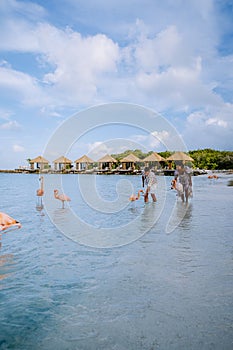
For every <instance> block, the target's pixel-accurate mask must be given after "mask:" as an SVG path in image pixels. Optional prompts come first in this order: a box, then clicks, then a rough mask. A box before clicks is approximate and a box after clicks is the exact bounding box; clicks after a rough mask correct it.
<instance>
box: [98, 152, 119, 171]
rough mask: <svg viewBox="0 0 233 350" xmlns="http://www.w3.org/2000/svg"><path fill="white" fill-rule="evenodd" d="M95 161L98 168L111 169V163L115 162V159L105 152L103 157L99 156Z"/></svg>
mask: <svg viewBox="0 0 233 350" xmlns="http://www.w3.org/2000/svg"><path fill="white" fill-rule="evenodd" d="M97 163H98V165H99V168H100V169H102V170H108V169H112V165H113V164H114V163H117V161H116V159H114V158H113V157H112V156H110V155H109V154H106V155H105V156H104V157H102V158H100V159H99V160H98V161H97Z"/></svg>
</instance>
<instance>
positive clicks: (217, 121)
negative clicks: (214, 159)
mask: <svg viewBox="0 0 233 350" xmlns="http://www.w3.org/2000/svg"><path fill="white" fill-rule="evenodd" d="M183 135H184V139H185V140H186V142H187V144H188V147H189V148H205V147H207V148H208V147H210V148H215V149H216V148H220V149H228V150H231V149H232V146H233V142H232V135H233V104H223V105H222V106H221V108H219V109H218V110H217V109H216V108H213V109H211V110H203V111H196V112H193V113H191V114H190V115H189V116H188V118H187V121H186V123H185V128H184V131H183Z"/></svg>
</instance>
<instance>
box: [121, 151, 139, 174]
mask: <svg viewBox="0 0 233 350" xmlns="http://www.w3.org/2000/svg"><path fill="white" fill-rule="evenodd" d="M140 161H141V160H140V159H139V158H138V157H136V156H135V155H134V154H133V153H130V154H129V155H128V156H126V157H124V158H122V159H121V160H120V163H121V164H122V168H123V169H129V168H131V169H132V170H134V168H135V164H136V163H138V162H140Z"/></svg>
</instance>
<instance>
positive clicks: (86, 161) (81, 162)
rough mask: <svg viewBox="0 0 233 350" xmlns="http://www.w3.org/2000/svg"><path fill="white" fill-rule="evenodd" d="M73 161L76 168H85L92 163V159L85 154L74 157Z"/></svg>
mask: <svg viewBox="0 0 233 350" xmlns="http://www.w3.org/2000/svg"><path fill="white" fill-rule="evenodd" d="M74 163H75V164H76V170H87V168H88V166H89V165H90V164H93V163H94V160H92V159H91V158H89V157H88V156H87V155H86V154H85V155H84V156H82V157H81V158H78V159H76V160H75V162H74Z"/></svg>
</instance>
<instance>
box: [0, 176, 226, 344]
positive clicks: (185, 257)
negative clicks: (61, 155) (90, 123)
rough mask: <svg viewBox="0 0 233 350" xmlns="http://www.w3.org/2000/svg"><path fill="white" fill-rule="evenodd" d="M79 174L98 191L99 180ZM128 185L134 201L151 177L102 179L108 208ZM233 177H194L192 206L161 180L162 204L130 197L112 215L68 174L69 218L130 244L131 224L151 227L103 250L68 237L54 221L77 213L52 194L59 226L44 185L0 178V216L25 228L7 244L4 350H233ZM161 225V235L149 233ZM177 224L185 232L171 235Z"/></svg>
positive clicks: (1, 299) (0, 288) (2, 266)
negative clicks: (41, 201) (42, 192)
mask: <svg viewBox="0 0 233 350" xmlns="http://www.w3.org/2000/svg"><path fill="white" fill-rule="evenodd" d="M46 176H58V175H45V181H46ZM80 176H86V179H85V181H86V180H87V183H88V181H89V180H88V179H90V177H91V176H92V175H80ZM122 179H123V180H127V181H129V183H131V185H132V189H133V191H134V192H136V191H137V190H138V189H139V188H140V187H141V178H140V176H128V177H127V176H125V177H121V176H117V175H114V176H104V175H100V176H97V177H96V180H95V181H96V191H97V192H98V195H99V196H100V197H101V198H102V199H103V200H106V206H108V202H107V201H114V200H116V199H117V196H118V194H117V187H116V186H117V183H118V182H119V181H120V180H122ZM230 179H232V176H231V175H225V174H220V175H219V179H218V180H209V179H208V178H207V176H206V175H202V176H198V177H194V178H193V184H194V197H193V198H192V199H191V200H190V202H189V204H188V205H187V206H186V205H185V204H183V203H182V202H181V201H180V200H177V198H176V195H175V192H174V190H171V189H170V181H171V178H170V177H166V178H164V177H159V179H158V194H157V198H158V202H157V203H156V204H154V203H152V202H150V203H149V204H146V205H145V204H144V202H143V199H140V200H138V201H137V202H134V203H130V202H129V201H128V193H126V194H125V198H124V193H123V194H122V199H121V200H122V203H123V202H124V201H125V202H124V203H125V204H124V206H123V208H121V209H120V210H119V211H116V212H112V213H105V212H101V211H98V210H95V208H93V207H92V206H91V205H89V204H90V203H89V204H87V203H86V201H85V198H83V197H82V193H81V191H80V189H79V186H78V182H79V180H78V175H64V176H62V181H63V186H64V187H63V188H64V192H65V193H66V194H67V195H69V196H70V197H71V202H70V208H71V209H72V211H73V212H74V213H76V214H77V215H78V216H79V217H80V218H82V220H83V222H86V223H87V224H89V225H93V227H95V228H96V227H97V228H98V227H100V228H101V227H106V228H107V229H108V228H111V227H116V226H117V225H118V226H119V227H122V235H123V234H125V235H126V236H127V232H125V233H124V224H125V223H130V222H132V227H133V228H134V229H135V232H136V231H137V230H139V229H141V231H140V234H139V236H138V237H136V238H135V239H132V240H131V242H126V244H121V245H119V246H116V247H113V248H111V247H108V248H98V247H91V246H89V245H85V244H80V243H79V242H77V241H74V240H72V239H70V238H69V237H67V236H66V235H64V234H62V233H61V232H60V230H59V229H58V228H57V226H56V225H55V224H56V222H55V224H54V221H56V220H57V221H58V222H59V220H60V221H62V222H66V220H67V222H68V219H67V218H68V216H67V215H68V206H67V203H66V207H65V209H62V208H61V203H60V202H59V201H58V200H56V199H54V198H53V194H52V193H50V196H51V202H52V201H53V202H52V203H53V205H54V213H53V215H52V217H51V215H48V214H47V212H46V210H45V209H43V210H38V209H39V208H38V206H37V198H36V189H37V188H38V186H39V182H38V175H31V174H0V196H1V202H0V205H1V207H0V211H4V212H6V213H8V214H9V215H11V216H13V217H14V218H16V219H18V220H19V221H20V222H21V223H22V226H23V227H22V228H21V229H20V230H15V231H11V232H8V233H5V234H2V237H1V242H2V246H1V248H0V349H1V350H2V349H17V350H27V349H35V350H37V349H38V350H39V349H44V350H50V349H51V350H53V349H57V350H92V349H93V350H95V349H106V350H111V349H113V350H118V349H119V350H131V349H132V350H138V349H148V350H153V349H191V350H192V349H216V350H217V349H229V350H230V349H232V348H233V307H232V306H233V279H232V276H233V230H232V224H233V222H232V212H233V187H230V186H227V184H228V181H229V180H230ZM86 191H88V188H87V189H86ZM95 201H96V200H95ZM120 204H121V203H120ZM109 206H110V204H109ZM156 215H157V216H156ZM171 215H172V217H171ZM135 217H137V218H138V221H134V220H135ZM151 217H152V218H153V220H154V221H153V222H154V223H153V225H152V228H150V229H148V230H145V231H146V232H143V229H142V228H143V227H146V225H147V222H148V220H150V219H151ZM182 218H183V219H182ZM180 219H182V220H181V222H180ZM169 220H170V222H172V223H173V226H174V225H175V223H179V225H178V226H177V227H175V226H174V228H173V229H172V230H167V229H166V228H167V224H168V222H169ZM173 226H172V227H173ZM78 231H79V227H77V232H78ZM132 232H133V230H132ZM78 233H79V232H78Z"/></svg>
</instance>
